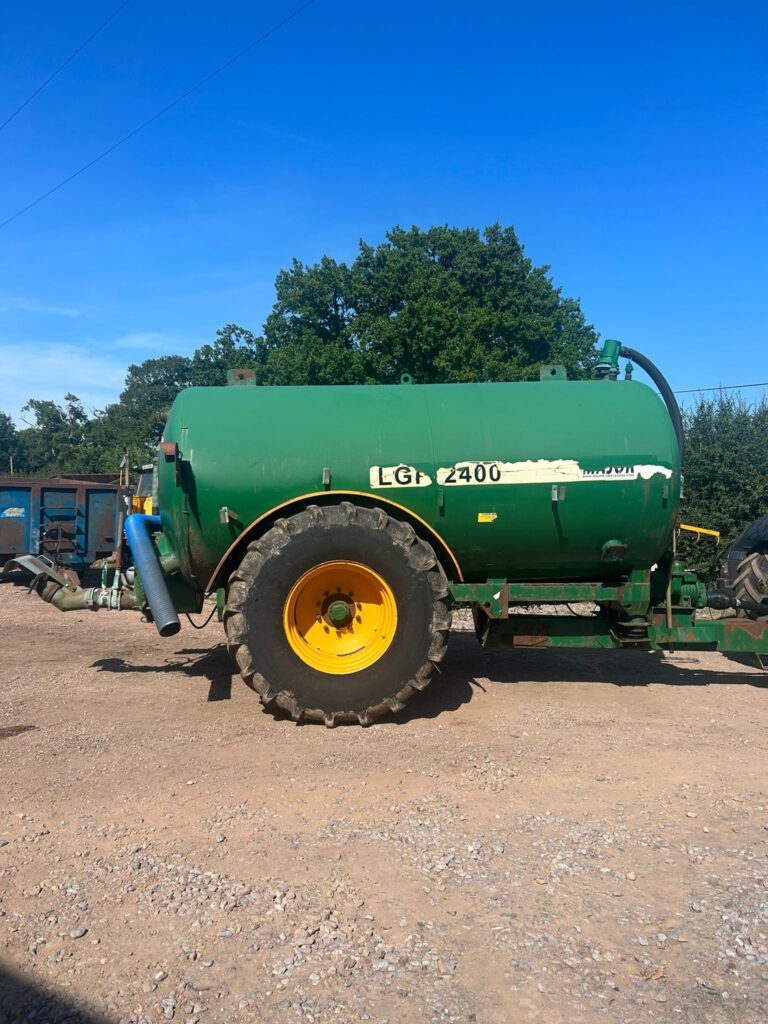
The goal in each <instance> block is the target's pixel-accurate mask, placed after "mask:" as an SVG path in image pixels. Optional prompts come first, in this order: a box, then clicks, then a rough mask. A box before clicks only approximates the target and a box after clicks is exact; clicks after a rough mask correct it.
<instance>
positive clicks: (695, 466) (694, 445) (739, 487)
mask: <svg viewBox="0 0 768 1024" xmlns="http://www.w3.org/2000/svg"><path fill="white" fill-rule="evenodd" d="M684 419H685V428H686V442H687V444H686V457H685V498H684V504H683V511H684V520H683V521H684V522H687V523H691V524H693V525H694V526H704V527H707V528H709V529H711V530H719V531H720V533H721V536H722V542H721V546H720V548H719V549H716V548H715V547H714V545H712V544H710V543H709V542H705V541H703V540H702V541H699V542H692V541H690V540H688V541H686V544H685V548H684V550H683V554H684V556H685V557H684V560H685V563H686V565H687V566H690V567H691V568H693V569H695V570H696V571H697V572H700V573H701V574H702V575H703V576H704V577H705V578H706V579H707V580H708V581H709V582H713V581H714V580H716V579H717V577H718V576H719V575H720V567H721V564H722V561H723V557H724V554H725V551H726V550H727V548H728V546H729V545H730V544H731V542H732V541H733V540H735V538H736V537H737V536H738V535H739V534H740V533H741V531H742V530H743V529H744V527H745V526H747V525H748V524H749V523H751V522H753V521H754V520H755V519H758V518H760V516H764V515H766V513H768V401H766V400H765V399H764V400H763V401H762V402H760V403H759V404H758V405H756V406H753V405H749V404H747V403H746V402H744V401H743V400H742V399H740V398H736V397H731V396H728V395H726V394H725V393H721V394H719V395H717V396H716V397H715V398H711V399H704V398H702V399H700V400H699V401H698V402H697V403H696V405H694V406H693V407H692V408H691V409H689V410H687V411H686V412H685V413H684Z"/></svg>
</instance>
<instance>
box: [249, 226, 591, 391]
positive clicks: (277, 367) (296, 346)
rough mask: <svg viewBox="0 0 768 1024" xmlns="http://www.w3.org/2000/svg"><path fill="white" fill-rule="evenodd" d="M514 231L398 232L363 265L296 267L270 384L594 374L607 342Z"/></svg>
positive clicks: (268, 330)
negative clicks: (548, 369)
mask: <svg viewBox="0 0 768 1024" xmlns="http://www.w3.org/2000/svg"><path fill="white" fill-rule="evenodd" d="M548 275H549V267H546V266H542V267H534V266H533V264H532V262H531V261H530V260H529V259H528V258H527V257H526V256H525V255H524V251H523V247H522V245H521V244H520V242H519V240H518V238H517V235H516V234H515V231H514V229H513V228H502V227H501V226H499V225H494V226H492V227H489V228H487V229H486V230H485V232H483V233H482V234H481V233H480V232H479V231H478V230H476V229H473V228H467V229H465V230H459V229H457V228H448V227H436V228H430V229H429V230H428V231H421V230H419V229H418V228H415V227H414V228H411V229H410V230H404V229H402V228H395V229H393V230H392V231H390V232H389V233H388V235H387V236H386V241H385V242H383V243H382V244H381V245H379V246H376V247H372V246H370V245H367V244H366V243H365V242H361V243H360V251H359V254H358V256H357V258H356V259H355V260H354V261H353V263H352V264H350V265H347V264H345V263H338V262H336V261H335V260H333V259H330V258H329V257H327V256H325V257H323V259H321V260H320V262H319V263H317V264H315V265H314V266H310V267H305V266H304V265H303V264H302V263H300V262H299V261H297V260H295V261H294V263H293V265H292V267H291V268H290V269H289V270H284V271H282V272H281V273H280V274H278V277H277V282H276V291H277V301H276V303H275V306H274V309H273V310H272V313H271V314H270V315H269V317H268V318H267V322H266V324H265V327H264V339H265V348H266V353H265V382H268V383H275V384H338V383H341V384H353V383H354V384H367V383H392V382H394V381H397V380H398V379H399V377H400V374H401V373H404V372H408V373H410V374H412V375H413V377H414V378H415V379H416V380H417V381H418V382H419V383H435V382H463V381H478V380H481V381H484V380H528V379H533V378H535V376H536V374H537V371H538V366H539V365H540V364H541V363H543V362H558V363H563V364H564V365H565V366H566V367H567V368H568V370H569V372H570V374H571V375H572V376H584V375H585V374H587V373H588V372H589V370H590V368H591V366H592V364H593V362H594V358H595V343H596V341H597V335H596V333H595V331H594V328H592V327H591V326H590V325H588V324H587V323H586V321H585V319H584V315H583V314H582V312H581V309H580V307H579V304H578V302H577V301H575V300H574V299H568V298H564V297H563V296H562V294H561V292H560V290H559V289H558V288H556V287H555V286H554V285H553V283H552V281H551V280H550V278H549V276H548Z"/></svg>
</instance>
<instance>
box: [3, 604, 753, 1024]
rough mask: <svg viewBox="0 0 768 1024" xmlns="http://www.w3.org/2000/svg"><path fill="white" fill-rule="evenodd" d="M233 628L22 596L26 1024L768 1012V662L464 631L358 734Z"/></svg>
mask: <svg viewBox="0 0 768 1024" xmlns="http://www.w3.org/2000/svg"><path fill="white" fill-rule="evenodd" d="M221 640H222V634H221V630H220V627H219V626H218V625H216V624H212V625H211V626H209V627H208V628H207V629H206V630H205V631H204V632H201V633H196V632H194V631H193V630H192V629H191V628H189V627H187V626H185V628H184V630H183V632H182V633H181V634H180V635H179V636H178V637H175V638H174V639H173V640H171V641H163V640H160V639H159V638H158V637H157V635H156V633H155V632H154V630H153V628H152V627H150V626H147V625H145V624H143V623H141V622H140V620H139V618H138V616H133V615H131V614H127V613H123V614H117V613H107V612H102V613H99V614H98V615H87V614H82V615H80V614H70V615H67V616H64V615H61V614H60V613H58V612H57V611H55V610H54V609H52V608H50V607H47V606H45V605H43V604H42V603H41V602H39V601H38V600H37V599H36V598H33V597H28V596H27V595H26V594H25V592H24V591H23V590H22V589H21V588H17V587H13V586H9V585H3V586H0V650H1V651H2V663H0V683H1V684H2V685H1V687H0V766H1V768H2V780H3V793H4V797H3V800H2V807H1V809H0V841H2V840H4V841H6V845H3V846H2V847H1V848H0V915H1V916H0V942H1V944H0V956H1V957H2V965H3V970H2V976H1V977H0V1020H1V1021H14V1022H15V1021H28V1020H29V1021H31V1020H33V1019H34V1020H38V1021H61V1022H63V1021H65V1020H67V1019H70V1017H69V1015H71V1014H72V1012H73V1011H72V1008H73V1007H80V1008H82V1010H83V1018H84V1019H91V1020H99V1021H100V1020H107V1021H110V1022H111V1021H143V1022H144V1024H146V1022H148V1021H151V1022H152V1024H162V1022H164V1021H166V1020H176V1021H183V1022H188V1024H197V1022H199V1024H209V1022H237V1021H259V1020H264V1021H270V1022H275V1024H289V1022H297V1024H298V1022H299V1021H304V1022H308V1024H313V1022H314V1024H319V1022H323V1024H325V1022H343V1021H346V1022H352V1021H358V1020H371V1021H376V1022H379V1024H382V1022H385V1021H386V1022H389V1024H411V1022H414V1024H415V1022H438V1021H440V1022H442V1021H460V1022H470V1021H477V1022H480V1024H510V1022H518V1021H537V1022H538V1021H541V1022H547V1024H560V1022H563V1024H565V1022H568V1024H578V1022H583V1021H593V1020H606V1021H612V1022H613V1021H617V1022H640V1021H664V1022H667V1021H683V1022H690V1024H704V1022H720V1021H734V1022H735V1021H738V1022H755V1024H757V1022H765V1021H766V1020H767V1019H768V900H767V899H766V895H767V893H768V888H767V882H768V864H766V854H767V853H768V793H767V792H766V767H765V766H766V725H768V692H766V690H765V689H764V688H762V687H764V686H765V684H766V683H768V677H766V676H765V674H761V673H759V672H758V671H757V670H756V669H753V668H751V667H749V666H747V665H744V664H739V663H736V662H734V661H730V660H727V659H726V658H724V657H723V656H721V655H716V654H708V655H702V656H700V657H699V656H694V655H690V654H685V655H683V654H680V655H676V656H670V657H667V658H661V657H657V656H654V655H650V654H639V653H635V654H624V653H612V652H610V653H609V652H606V653H604V654H600V655H596V654H591V653H581V652H567V653H562V654H555V653H551V652H523V653H518V652H506V651H498V652H493V651H487V652H485V651H482V650H480V649H479V648H478V647H477V646H476V644H475V641H474V638H473V637H472V636H471V635H469V634H467V633H457V634H455V635H453V636H452V640H451V646H450V648H449V654H448V657H447V659H446V662H445V663H444V666H443V673H442V675H441V676H439V677H438V678H437V679H436V681H435V682H434V683H433V684H432V687H431V688H430V690H429V691H428V692H427V693H426V694H425V695H423V697H422V698H421V699H420V700H419V701H418V702H417V703H414V704H413V706H412V707H411V708H410V709H409V710H408V712H407V713H406V714H405V715H402V716H400V717H399V718H397V719H392V720H388V721H386V722H383V723H381V724H379V725H376V726H374V727H372V728H370V729H367V730H361V729H359V728H356V727H354V728H352V727H350V728H346V727H340V728H338V729H336V730H333V731H329V730H326V729H324V728H322V727H319V726H311V725H309V726H302V727H297V726H295V725H293V724H292V723H291V722H290V721H286V720H275V719H274V718H272V716H270V715H268V714H266V713H264V712H263V711H262V710H261V707H260V705H259V703H258V700H257V698H256V696H255V695H254V694H253V693H251V691H249V690H248V689H247V688H246V687H245V686H244V684H242V683H241V682H240V680H239V679H238V678H234V679H233V678H231V674H230V673H231V668H230V665H229V661H228V658H227V655H226V651H225V649H224V648H223V646H221ZM81 933H82V934H81ZM46 992H47V993H50V994H52V995H51V997H50V998H46V997H45V994H44V993H46ZM35 1007H36V1008H37V1009H36V1010H35Z"/></svg>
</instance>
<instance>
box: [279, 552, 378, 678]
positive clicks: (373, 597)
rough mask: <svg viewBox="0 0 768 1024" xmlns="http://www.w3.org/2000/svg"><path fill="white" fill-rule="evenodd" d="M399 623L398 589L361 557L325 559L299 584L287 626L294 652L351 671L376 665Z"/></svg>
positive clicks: (327, 668)
mask: <svg viewBox="0 0 768 1024" xmlns="http://www.w3.org/2000/svg"><path fill="white" fill-rule="evenodd" d="M396 628H397V606H396V603H395V598H394V594H393V593H392V590H391V588H390V587H389V585H388V584H387V583H386V581H385V580H384V579H383V578H382V577H381V576H379V574H378V573H377V572H375V571H374V570H373V569H371V568H369V567H368V566H366V565H362V564H360V563H359V562H343V561H334V562H324V563H323V564H322V565H317V566H315V567H314V568H313V569H310V570H309V571H308V572H306V573H304V575H303V576H302V577H301V578H300V579H299V580H298V581H297V582H296V583H295V584H294V585H293V587H292V588H291V590H290V592H289V594H288V597H287V598H286V602H285V607H284V610H283V629H284V631H285V636H286V639H287V640H288V643H289V644H290V646H291V649H292V650H293V651H294V653H295V654H296V655H297V656H298V657H299V658H300V659H301V660H302V661H303V662H304V663H305V664H307V665H309V666H310V667H311V668H314V669H316V670H317V671H320V672H327V673H329V674H331V675H349V674H351V673H352V672H359V671H361V670H362V669H365V668H368V667H369V666H371V665H373V664H374V663H375V662H376V661H378V660H379V658H380V657H381V656H382V655H383V654H384V653H385V651H386V650H387V649H388V648H389V645H390V644H391V643H392V639H393V637H394V634H395V630H396Z"/></svg>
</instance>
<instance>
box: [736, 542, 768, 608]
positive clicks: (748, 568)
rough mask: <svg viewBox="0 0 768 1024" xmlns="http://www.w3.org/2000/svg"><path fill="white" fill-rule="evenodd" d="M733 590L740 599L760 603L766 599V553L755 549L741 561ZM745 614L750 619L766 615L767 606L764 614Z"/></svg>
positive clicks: (767, 579) (767, 567)
mask: <svg viewBox="0 0 768 1024" xmlns="http://www.w3.org/2000/svg"><path fill="white" fill-rule="evenodd" d="M733 591H734V593H735V594H736V596H737V597H738V598H741V600H747V601H756V602H757V603H761V602H763V601H765V600H766V599H768V555H764V554H761V553H760V552H759V551H756V552H754V554H751V555H748V556H747V557H746V558H745V559H744V561H743V562H741V564H740V565H739V569H738V574H737V576H736V579H735V580H734V583H733ZM747 614H748V615H749V617H750V618H752V619H756V618H761V619H762V618H765V617H768V606H767V607H766V611H765V616H758V615H756V614H755V613H754V612H748V613H747Z"/></svg>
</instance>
